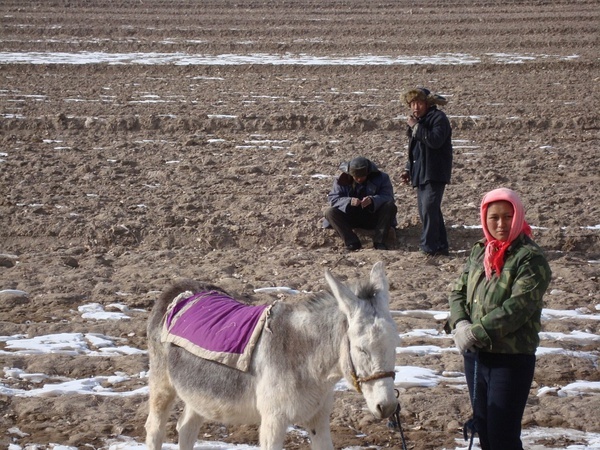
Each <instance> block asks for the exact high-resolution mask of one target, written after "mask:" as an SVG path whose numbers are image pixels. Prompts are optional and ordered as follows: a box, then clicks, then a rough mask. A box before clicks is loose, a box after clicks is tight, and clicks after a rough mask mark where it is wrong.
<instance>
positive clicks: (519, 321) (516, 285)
mask: <svg viewBox="0 0 600 450" xmlns="http://www.w3.org/2000/svg"><path fill="white" fill-rule="evenodd" d="M484 251H485V241H484V240H481V241H479V242H477V243H476V244H475V245H474V246H473V249H472V250H471V255H470V256H469V259H468V260H467V263H466V265H465V268H464V270H463V272H462V274H461V276H460V277H459V278H458V280H457V281H456V282H455V284H454V286H453V288H452V292H451V293H450V298H449V301H450V319H449V325H450V328H451V329H454V328H455V327H456V323H457V322H459V321H461V320H465V319H466V320H469V321H471V323H472V324H473V328H472V330H473V334H474V335H475V337H476V338H477V339H478V340H479V341H480V342H481V343H482V344H483V347H482V348H480V351H484V352H491V353H515V354H516V353H522V354H535V351H536V349H537V347H538V345H539V343H540V338H539V336H538V333H539V331H540V330H541V322H540V317H541V314H542V307H543V300H542V298H543V296H544V293H545V292H546V289H547V288H548V285H549V284H550V278H551V276H552V272H551V270H550V266H549V265H548V261H546V257H545V256H544V254H543V252H542V250H541V249H540V247H538V246H537V244H536V243H535V242H533V241H532V240H531V239H530V238H529V237H527V236H525V235H524V234H521V235H520V236H519V237H518V238H517V239H515V241H514V242H513V244H512V245H511V246H510V247H509V248H508V250H507V252H506V260H505V263H504V267H503V268H502V273H501V274H500V277H498V276H496V274H495V273H494V274H492V279H491V280H487V279H486V278H485V270H484V268H483V256H484Z"/></svg>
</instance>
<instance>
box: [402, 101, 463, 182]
mask: <svg viewBox="0 0 600 450" xmlns="http://www.w3.org/2000/svg"><path fill="white" fill-rule="evenodd" d="M411 134H412V136H410V140H409V144H408V164H407V165H406V169H407V170H408V171H409V172H410V180H411V183H412V186H413V187H417V186H421V185H423V184H427V183H429V182H437V183H446V184H447V183H449V182H450V174H451V172H452V128H451V127H450V121H449V120H448V117H447V116H446V114H445V113H444V112H442V111H440V110H439V109H437V107H436V106H435V105H434V106H432V107H430V108H429V110H428V111H427V113H426V114H425V116H423V117H422V118H421V119H420V120H419V123H418V124H417V125H415V127H414V128H413V130H412V133H411Z"/></svg>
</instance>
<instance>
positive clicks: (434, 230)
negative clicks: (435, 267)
mask: <svg viewBox="0 0 600 450" xmlns="http://www.w3.org/2000/svg"><path fill="white" fill-rule="evenodd" d="M445 189H446V185H445V184H444V183H427V184H422V185H420V186H417V207H418V208H419V217H420V219H421V223H422V224H423V231H422V233H421V242H420V248H421V250H423V251H424V252H425V253H430V254H434V253H447V252H448V235H447V233H446V224H445V223H444V216H443V215H442V199H443V197H444V191H445Z"/></svg>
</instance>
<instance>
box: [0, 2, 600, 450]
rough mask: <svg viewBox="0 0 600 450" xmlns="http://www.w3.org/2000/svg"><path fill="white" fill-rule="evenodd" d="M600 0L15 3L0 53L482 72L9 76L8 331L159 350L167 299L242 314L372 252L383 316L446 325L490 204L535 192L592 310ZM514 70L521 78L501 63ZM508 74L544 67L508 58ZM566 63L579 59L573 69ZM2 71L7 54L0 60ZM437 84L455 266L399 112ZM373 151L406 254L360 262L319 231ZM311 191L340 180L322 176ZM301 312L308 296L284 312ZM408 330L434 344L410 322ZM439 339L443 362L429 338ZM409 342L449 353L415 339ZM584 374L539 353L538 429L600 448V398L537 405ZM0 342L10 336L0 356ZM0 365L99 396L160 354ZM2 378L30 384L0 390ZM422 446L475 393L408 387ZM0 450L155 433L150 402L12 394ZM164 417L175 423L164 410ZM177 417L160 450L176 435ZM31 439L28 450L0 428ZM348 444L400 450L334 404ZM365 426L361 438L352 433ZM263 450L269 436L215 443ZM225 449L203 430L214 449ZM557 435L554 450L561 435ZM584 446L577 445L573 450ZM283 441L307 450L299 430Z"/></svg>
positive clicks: (0, 233) (410, 435) (577, 365)
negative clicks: (384, 291)
mask: <svg viewBox="0 0 600 450" xmlns="http://www.w3.org/2000/svg"><path fill="white" fill-rule="evenodd" d="M599 20H600V10H599V9H598V7H597V2H596V1H592V0H590V1H574V2H573V1H555V2H546V1H528V2H500V1H496V0H494V1H488V2H478V1H466V0H464V1H445V0H434V1H433V2H422V1H411V2H408V1H403V0H401V1H397V2H369V1H364V0H363V1H357V0H347V1H326V2H325V1H308V0H298V1H293V2H292V1H286V2H283V1H275V0H270V1H261V2H259V1H245V0H242V1H235V2H229V1H210V2H209V1H202V2H199V1H198V2H196V1H193V0H181V1H168V2H167V1H162V2H161V1H149V0H140V1H136V2H125V1H122V2H113V1H108V0H104V1H97V2H87V1H66V0H63V1H59V0H56V1H43V2H42V1H39V2H35V1H31V2H22V1H20V0H7V1H3V2H1V4H0V21H1V23H2V32H1V34H0V41H1V43H2V49H1V51H2V52H3V53H2V54H3V55H5V53H6V52H65V53H76V52H105V53H111V54H116V53H123V54H131V53H151V52H152V53H165V54H173V53H181V54H189V55H225V54H234V55H252V54H269V55H288V56H291V57H296V56H298V55H303V54H304V55H311V56H319V57H342V58H343V57H357V56H361V55H373V56H381V57H391V58H404V57H407V58H408V57H411V58H414V59H415V60H416V61H420V60H422V58H423V57H433V56H440V55H442V56H443V55H446V54H456V55H458V54H468V55H470V56H471V57H473V58H476V59H477V60H478V62H476V63H473V64H434V63H427V64H418V63H413V64H399V63H397V64H380V65H367V64H361V65H353V64H350V63H346V64H339V65H316V64H285V65H284V64H259V63H247V64H237V65H224V64H216V63H213V64H206V65H199V64H193V65H190V64H185V63H182V64H178V65H176V64H166V65H153V64H144V63H128V64H119V65H116V64H108V63H100V64H78V65H73V64H54V63H42V64H30V63H18V64H10V63H3V64H1V65H0V79H1V80H2V82H1V83H2V85H1V90H0V94H1V95H0V105H1V114H2V116H1V117H0V142H1V147H0V155H1V156H0V160H2V161H1V162H0V174H1V176H0V193H1V195H0V239H1V240H0V254H2V255H1V256H0V290H3V289H4V290H6V289H19V290H23V291H25V292H27V293H28V297H27V298H25V299H24V298H22V297H19V296H14V295H8V294H5V295H0V324H1V331H0V335H2V336H9V335H14V334H28V335H29V336H38V335H45V334H50V333H61V332H97V333H102V334H105V335H107V336H113V337H121V338H123V339H124V341H123V342H125V345H130V346H133V347H137V348H146V344H145V321H146V318H147V311H148V309H149V308H150V307H151V306H152V304H153V301H154V300H155V298H156V297H157V295H158V294H157V292H158V291H160V290H162V289H163V288H164V287H165V286H166V285H167V284H168V283H169V282H170V281H172V280H173V279H176V278H179V277H192V278H200V279H208V280H210V281H212V282H217V283H219V284H220V285H222V286H223V287H224V288H226V289H228V290H230V291H232V292H237V293H238V294H239V296H240V297H244V298H253V299H256V301H267V300H272V299H274V298H276V295H275V294H273V295H267V294H261V295H255V294H253V289H256V288H260V287H267V286H290V287H292V288H294V289H298V290H306V291H317V290H320V289H323V288H324V281H323V271H324V269H325V268H330V269H332V271H333V272H334V273H336V274H338V275H340V276H342V277H343V278H348V279H351V278H354V277H356V276H363V275H364V274H366V272H367V270H368V268H369V267H370V266H371V264H373V263H374V262H375V261H378V260H383V261H384V262H385V264H386V267H387V273H388V276H389V278H390V283H391V297H392V308H394V309H397V310H411V309H433V310H447V292H448V289H449V285H450V283H451V282H452V280H453V279H454V278H455V277H456V275H457V273H458V271H459V270H460V268H461V266H462V264H463V263H464V260H465V257H466V252H467V251H468V249H469V248H470V246H471V244H472V243H473V242H474V241H475V240H477V239H479V238H480V233H481V232H480V231H479V230H477V229H475V230H473V229H471V228H465V226H471V225H476V224H477V223H478V218H477V217H478V209H477V205H478V203H479V201H480V198H481V196H482V194H483V193H484V192H485V191H487V190H489V189H492V188H495V187H499V186H507V187H511V188H513V189H515V190H517V191H518V192H520V193H521V196H522V198H523V200H524V203H525V204H526V205H527V208H528V211H527V218H528V220H529V222H530V223H531V224H533V225H534V226H536V227H540V229H536V230H535V233H536V237H537V240H538V242H539V243H540V244H541V245H542V246H543V247H545V249H546V250H547V252H548V256H549V259H550V261H551V265H552V268H553V272H554V276H553V280H552V284H551V286H550V290H551V291H553V292H554V295H550V294H548V295H547V296H546V306H547V308H552V309H569V310H573V309H580V310H581V311H584V312H585V311H588V312H589V313H594V314H596V315H597V314H598V311H597V310H596V309H595V308H596V305H598V304H599V303H600V293H599V292H600V288H599V286H598V282H599V281H598V280H599V270H598V267H599V266H598V260H600V239H599V231H598V229H597V228H596V229H592V228H590V227H593V226H597V225H598V224H599V223H600V202H599V201H598V197H597V192H598V188H597V184H598V182H599V181H600V175H599V174H600V171H599V164H600V163H599V160H598V148H599V137H600V133H599V129H600V118H599V115H598V111H597V104H598V102H597V100H598V94H597V93H598V82H599V79H600V78H599V77H600V71H599V67H600V63H599V60H598V36H599V35H598V23H599ZM502 54H505V55H508V56H506V58H509V59H510V60H511V61H506V60H503V59H502V58H501V56H500V55H502ZM519 56H525V57H529V59H523V60H521V61H520V62H519V63H514V62H515V61H516V59H517V57H519ZM575 56H576V57H575ZM4 57H5V56H3V58H4ZM417 85H425V86H428V87H429V88H431V89H432V90H433V91H436V92H440V93H442V94H444V95H446V96H447V97H448V99H449V100H450V101H449V104H448V105H447V106H445V107H444V110H445V111H446V112H447V113H448V115H449V117H450V118H451V122H452V125H453V129H454V136H453V138H454V141H455V164H454V172H453V183H452V184H451V185H450V186H449V187H448V189H447V194H446V196H445V200H444V211H445V217H446V221H447V225H448V227H449V235H450V240H451V242H450V245H451V256H450V257H449V258H437V259H430V260H426V259H424V258H423V257H422V256H420V255H419V253H418V252H417V242H418V235H419V231H420V225H419V221H418V216H417V212H416V201H415V196H414V193H413V192H411V190H410V189H409V188H407V187H404V186H403V185H401V184H400V173H401V171H402V167H403V166H404V160H405V158H406V140H405V138H404V127H405V126H404V120H405V116H406V113H407V110H406V108H405V106H404V105H403V104H402V103H401V102H400V100H399V96H400V94H401V93H402V92H403V91H405V90H407V89H409V88H412V87H414V86H417ZM358 154H363V155H365V156H368V157H369V158H371V159H373V160H374V161H375V162H376V163H377V164H378V165H379V166H380V167H382V168H383V169H384V170H386V171H387V172H388V173H389V174H390V175H391V177H392V179H393V180H394V182H395V187H396V194H397V203H398V206H399V215H398V220H399V223H400V226H399V228H398V231H397V235H396V239H393V240H392V242H391V244H392V245H393V249H392V250H390V251H387V252H381V251H379V252H377V251H374V250H372V249H371V248H369V245H368V244H369V237H368V236H366V235H364V236H363V238H364V240H365V244H366V248H365V250H362V251H360V252H357V253H353V254H345V253H343V252H342V246H341V244H340V241H339V239H338V238H337V237H336V236H335V235H334V234H333V232H332V231H330V230H323V229H321V227H320V218H321V210H322V208H323V207H325V206H326V194H327V192H328V190H329V188H330V186H331V181H332V179H331V176H334V175H335V174H336V170H337V166H338V164H339V163H340V162H342V161H344V160H348V159H349V158H351V157H353V156H355V155H358ZM315 175H328V176H329V177H325V178H324V177H319V176H315ZM290 301H293V298H290ZM92 302H97V303H100V304H102V305H105V306H107V305H109V304H111V303H117V302H120V303H125V304H127V305H128V306H129V307H130V308H142V309H144V310H145V311H146V312H137V313H136V312H133V313H131V314H130V315H131V317H132V319H131V320H130V321H90V320H84V319H82V318H81V314H79V313H78V312H77V307H78V306H79V305H81V304H85V303H92ZM398 324H399V327H400V329H401V330H402V331H408V330H410V329H413V328H437V329H440V328H441V325H442V324H441V323H440V322H436V321H435V320H433V319H415V318H398ZM598 328H599V325H598V321H597V320H590V321H585V322H583V321H578V320H574V319H569V320H550V321H547V322H545V323H544V330H545V331H561V332H569V331H571V330H585V331H588V332H590V333H595V334H598V333H599V329H598ZM440 342H441V344H440ZM404 344H405V345H417V344H433V345H443V346H450V345H451V341H450V340H441V341H440V340H436V341H435V342H434V341H429V340H427V339H415V338H412V339H406V340H405V342H404ZM543 345H544V346H561V347H565V348H567V349H570V350H584V351H589V352H591V355H592V358H591V359H586V358H581V357H576V356H573V355H571V356H564V355H563V356H543V357H540V358H539V360H538V366H537V370H536V375H535V383H534V386H533V387H532V392H531V394H532V395H531V397H530V400H529V403H528V407H527V409H526V412H525V417H524V426H525V427H526V428H527V427H533V426H542V427H564V428H573V429H578V430H585V431H594V432H600V418H599V416H598V411H599V410H600V397H599V396H598V395H597V394H596V395H579V396H569V397H558V396H556V395H546V396H541V397H537V396H536V395H535V394H536V393H537V392H538V389H539V388H540V387H543V386H551V387H552V386H565V385H567V384H569V383H571V382H574V381H576V380H588V381H598V380H600V373H599V371H598V366H597V358H598V354H599V352H598V348H597V345H596V346H591V345H587V346H583V347H582V346H579V345H576V344H569V343H565V342H553V341H545V342H543ZM3 347H4V345H3V343H2V342H0V349H2V348H3ZM0 358H1V365H2V367H17V368H20V369H23V370H25V371H26V372H27V373H47V374H52V375H55V376H63V377H67V378H86V377H91V376H97V375H104V376H108V375H112V374H114V373H115V372H124V373H126V374H128V375H130V376H131V377H132V379H131V381H130V382H129V383H125V385H124V386H123V387H122V389H135V388H138V387H141V386H144V385H145V379H144V378H142V379H140V378H139V376H137V375H138V374H139V373H140V372H143V371H145V370H147V368H148V361H147V357H146V356H139V355H137V356H120V357H88V356H84V355H80V356H65V355H43V356H40V355H37V356H36V355H33V356H22V355H16V354H3V355H1V356H0ZM398 364H399V365H417V366H423V367H428V368H432V369H434V370H436V371H439V372H440V373H441V372H443V371H461V370H462V365H461V361H460V358H459V356H458V355H457V354H454V353H443V354H441V355H430V356H405V355H402V356H399V358H398ZM1 382H2V384H4V385H6V386H11V387H17V386H18V387H20V388H31V387H32V384H31V383H30V382H25V381H23V380H14V379H7V378H5V377H4V376H3V377H2V381H1ZM401 402H402V407H403V409H402V420H403V425H404V428H405V433H406V437H407V440H408V442H409V448H413V449H440V448H443V447H449V448H454V446H455V443H454V439H455V438H457V437H459V436H460V434H459V431H458V429H459V426H460V424H462V423H463V421H464V420H465V419H466V418H468V417H469V415H470V411H469V402H468V398H467V396H466V393H465V392H464V391H463V390H458V389H455V388H453V387H451V386H446V385H444V384H442V385H440V386H438V387H435V388H410V389H407V390H405V391H403V392H402V394H401ZM0 409H1V411H2V415H1V416H0V445H2V446H5V445H7V444H8V443H9V442H15V443H18V444H19V445H22V446H24V445H26V444H28V443H37V444H41V445H42V447H39V448H43V446H44V445H46V444H48V443H61V444H68V445H72V446H77V447H79V448H87V446H88V445H91V446H94V447H95V448H98V447H101V446H102V445H105V444H104V442H105V439H107V438H110V437H114V436H116V435H120V434H123V435H127V436H131V437H134V438H136V439H137V440H139V441H142V440H143V436H144V430H143V424H144V420H145V414H146V398H145V397H143V396H137V397H131V398H128V397H124V398H111V397H102V396H94V395H87V396H83V395H81V396H59V397H33V398H22V397H12V396H6V395H0ZM174 417H175V416H174ZM174 423H175V422H174V421H172V422H171V423H170V425H169V438H170V439H174V438H175V433H174ZM13 427H18V429H20V430H21V431H23V432H24V433H27V434H28V435H27V436H24V437H21V438H17V437H16V436H15V435H14V433H13V434H8V433H7V430H8V429H10V428H13ZM332 428H333V436H334V444H335V447H336V448H342V447H344V446H351V445H361V446H365V447H366V446H369V445H373V446H383V447H395V448H398V447H399V441H398V435H397V434H395V433H394V432H393V431H390V430H388V429H387V428H386V425H385V423H381V422H377V421H374V420H373V419H372V418H371V416H370V414H369V413H368V411H366V410H365V407H364V402H363V401H362V399H361V398H360V397H359V396H358V394H356V393H351V392H346V393H339V394H337V397H336V405H335V410H334V412H333V415H332ZM361 433H364V434H365V435H366V436H363V437H357V435H360V434H361ZM204 434H207V435H210V436H212V437H211V438H214V439H220V440H225V441H229V442H243V443H249V444H256V442H257V434H256V429H255V428H254V427H241V428H235V427H230V428H223V427H221V426H220V425H218V424H211V425H206V426H205V427H204V428H203V430H202V433H201V436H203V435H204ZM209 439H210V438H209ZM551 441H552V439H546V440H544V444H546V445H548V446H554V447H559V446H560V445H561V444H563V442H551ZM570 443H572V442H564V445H565V447H566V445H568V444H570ZM286 448H289V449H296V448H307V442H306V441H305V440H304V438H302V437H298V436H296V435H294V434H291V435H290V436H289V438H288V442H287V444H286Z"/></svg>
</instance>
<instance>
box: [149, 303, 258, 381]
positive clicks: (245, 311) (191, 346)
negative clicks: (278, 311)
mask: <svg viewBox="0 0 600 450" xmlns="http://www.w3.org/2000/svg"><path fill="white" fill-rule="evenodd" d="M269 310H270V306H269V305H258V306H252V305H245V304H243V303H240V302H238V301H237V300H235V299H233V298H231V297H229V296H227V295H225V294H223V293H222V292H217V291H210V292H199V293H196V294H194V293H192V292H190V291H186V292H183V293H181V294H179V295H178V296H177V297H175V299H173V301H172V302H171V304H170V305H169V307H168V309H167V312H166V314H165V320H164V325H163V330H162V335H161V341H162V342H171V343H173V344H175V345H178V346H180V347H183V348H184V349H186V350H187V351H189V352H191V353H193V354H195V355H196V356H200V357H201V358H205V359H210V360H212V361H217V362H220V363H222V364H226V365H228V366H230V367H234V368H236V369H238V370H242V371H247V370H248V368H249V366H250V361H251V359H252V352H253V350H254V347H255V345H256V342H257V341H258V338H259V337H260V334H261V333H262V329H263V328H264V325H265V322H266V319H267V316H268V313H269Z"/></svg>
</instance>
